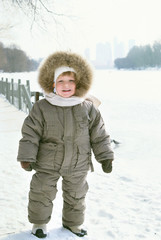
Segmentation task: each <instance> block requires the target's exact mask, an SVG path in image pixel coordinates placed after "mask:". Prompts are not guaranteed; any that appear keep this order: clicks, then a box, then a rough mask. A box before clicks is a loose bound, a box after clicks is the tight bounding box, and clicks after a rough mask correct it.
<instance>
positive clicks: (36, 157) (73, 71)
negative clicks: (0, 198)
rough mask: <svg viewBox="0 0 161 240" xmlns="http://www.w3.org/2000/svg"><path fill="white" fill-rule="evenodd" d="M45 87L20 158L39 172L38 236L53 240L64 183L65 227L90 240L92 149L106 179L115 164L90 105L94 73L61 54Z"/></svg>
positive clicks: (33, 193) (35, 185)
mask: <svg viewBox="0 0 161 240" xmlns="http://www.w3.org/2000/svg"><path fill="white" fill-rule="evenodd" d="M39 84H40V86H41V87H42V89H43V90H44V94H45V99H42V100H40V101H38V102H36V103H35V104H34V106H33V108H32V110H31V112H30V114H29V116H28V117H27V118H26V119H25V121H24V124H23V127H22V135H23V137H22V139H21V140H20V142H19V151H18V157H17V159H18V161H20V162H21V166H22V168H24V169H25V170H32V169H34V170H35V171H36V173H35V174H34V175H33V177H32V180H31V184H30V192H29V204H28V218H29V221H30V222H31V223H33V228H32V234H34V235H35V236H37V237H38V238H45V237H46V236H47V230H46V224H47V223H48V222H49V220H50V218H51V213H52V208H53V203H52V202H53V200H54V199H55V197H56V192H57V182H58V180H59V178H60V177H62V190H63V200H64V202H63V212H62V224H63V227H65V228H67V229H68V230H70V231H71V232H73V233H74V234H76V235H77V236H80V237H82V236H84V235H86V234H87V231H86V230H84V229H82V227H81V225H82V224H83V222H84V212H85V196H86V193H87V191H88V183H87V181H86V176H87V172H88V170H89V169H91V170H92V171H93V165H92V161H91V149H92V150H93V152H94V155H95V158H96V159H97V161H98V162H100V163H101V164H102V169H103V171H104V172H106V173H109V172H111V171H112V160H113V158H114V156H113V151H112V149H111V146H110V137H109V135H108V134H107V132H106V131H105V126H104V122H103V119H102V117H101V115H100V112H99V110H98V109H97V108H96V107H95V106H94V104H93V103H92V102H91V101H89V100H85V95H86V94H87V92H88V90H89V89H90V87H91V84H92V71H91V68H90V66H89V65H88V64H87V62H86V61H85V60H84V59H83V58H82V57H81V56H79V55H77V54H74V53H69V52H56V53H55V54H53V55H51V56H49V57H48V58H47V60H46V61H45V62H44V63H43V65H42V66H41V68H40V71H39ZM53 92H54V93H53Z"/></svg>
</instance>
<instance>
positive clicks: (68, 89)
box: [63, 89, 71, 92]
mask: <svg viewBox="0 0 161 240" xmlns="http://www.w3.org/2000/svg"><path fill="white" fill-rule="evenodd" d="M70 91H71V90H70V89H68V90H63V92H70Z"/></svg>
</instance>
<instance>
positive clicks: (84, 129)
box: [74, 105, 89, 136]
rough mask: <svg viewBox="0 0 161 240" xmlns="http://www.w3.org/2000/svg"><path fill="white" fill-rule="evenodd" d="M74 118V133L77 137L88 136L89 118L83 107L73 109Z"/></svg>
mask: <svg viewBox="0 0 161 240" xmlns="http://www.w3.org/2000/svg"><path fill="white" fill-rule="evenodd" d="M74 117H75V119H76V132H77V135H78V136H87V135H88V136H89V123H88V122H89V116H88V112H87V111H86V109H84V107H83V106H81V105H79V107H77V108H75V109H74Z"/></svg>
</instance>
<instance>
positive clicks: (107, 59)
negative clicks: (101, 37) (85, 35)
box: [94, 42, 112, 69]
mask: <svg viewBox="0 0 161 240" xmlns="http://www.w3.org/2000/svg"><path fill="white" fill-rule="evenodd" d="M94 65H95V67H96V68H98V69H105V68H111V67H112V48H111V44H110V43H108V42H106V43H98V44H97V45H96V59H95V62H94Z"/></svg>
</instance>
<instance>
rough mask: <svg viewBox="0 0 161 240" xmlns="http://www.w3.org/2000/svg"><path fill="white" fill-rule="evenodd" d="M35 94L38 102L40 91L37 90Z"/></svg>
mask: <svg viewBox="0 0 161 240" xmlns="http://www.w3.org/2000/svg"><path fill="white" fill-rule="evenodd" d="M34 95H35V102H37V101H38V100H39V96H40V95H39V92H35V94H34Z"/></svg>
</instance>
